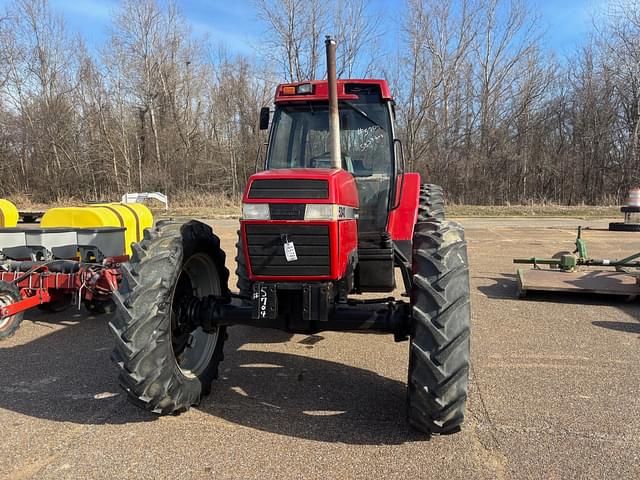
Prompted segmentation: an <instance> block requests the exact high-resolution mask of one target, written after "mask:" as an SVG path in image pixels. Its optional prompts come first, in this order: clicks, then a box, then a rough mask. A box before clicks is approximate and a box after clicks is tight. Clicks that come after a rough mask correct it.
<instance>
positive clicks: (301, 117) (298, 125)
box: [267, 101, 393, 177]
mask: <svg viewBox="0 0 640 480" xmlns="http://www.w3.org/2000/svg"><path fill="white" fill-rule="evenodd" d="M338 110H339V112H340V145H341V150H342V168H344V169H345V170H347V171H349V172H351V173H353V174H354V176H356V177H367V176H372V175H384V176H387V177H388V176H390V175H391V173H392V157H391V155H392V148H393V143H392V132H391V121H390V118H389V109H388V107H387V105H386V104H385V103H381V102H380V101H377V102H375V103H373V102H367V101H352V102H347V101H341V102H339V106H338ZM273 128H274V131H273V136H272V139H271V148H270V149H269V157H268V167H267V168H269V169H276V168H331V155H330V153H329V144H330V142H329V106H328V105H327V104H326V103H316V102H308V103H305V104H296V105H281V106H278V107H277V109H276V112H275V116H274V127H273Z"/></svg>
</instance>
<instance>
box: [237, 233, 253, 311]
mask: <svg viewBox="0 0 640 480" xmlns="http://www.w3.org/2000/svg"><path fill="white" fill-rule="evenodd" d="M236 249H237V253H236V276H237V277H238V283H237V285H238V290H239V292H240V296H242V297H243V302H245V303H246V302H248V301H250V299H251V294H252V293H253V283H252V282H251V280H249V273H248V271H247V262H246V261H245V259H244V249H243V247H242V234H241V233H240V230H238V241H237V242H236Z"/></svg>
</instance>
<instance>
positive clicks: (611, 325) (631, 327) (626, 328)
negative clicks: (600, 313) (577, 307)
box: [591, 321, 640, 334]
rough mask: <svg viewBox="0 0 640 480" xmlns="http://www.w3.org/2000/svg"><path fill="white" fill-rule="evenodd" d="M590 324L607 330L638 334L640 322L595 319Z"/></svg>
mask: <svg viewBox="0 0 640 480" xmlns="http://www.w3.org/2000/svg"><path fill="white" fill-rule="evenodd" d="M591 324H592V325H595V326H596V327H602V328H608V329H609V330H616V331H618V332H628V333H638V334H640V323H635V322H608V321H596V322H591Z"/></svg>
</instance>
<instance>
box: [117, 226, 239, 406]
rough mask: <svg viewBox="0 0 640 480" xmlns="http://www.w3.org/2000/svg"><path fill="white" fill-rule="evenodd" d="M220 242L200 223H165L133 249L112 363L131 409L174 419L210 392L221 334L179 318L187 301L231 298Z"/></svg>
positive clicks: (126, 270) (120, 302)
mask: <svg viewBox="0 0 640 480" xmlns="http://www.w3.org/2000/svg"><path fill="white" fill-rule="evenodd" d="M224 262H225V254H224V252H223V251H222V249H221V248H220V240H219V239H218V237H216V236H215V235H214V234H213V232H212V230H211V228H210V227H209V226H207V225H205V224H203V223H201V222H197V221H190V222H188V223H186V224H177V223H164V224H162V225H161V226H159V227H156V228H155V229H153V230H147V231H146V232H145V239H144V240H143V241H142V242H141V243H140V244H136V245H134V254H133V256H132V259H131V261H130V262H129V263H128V264H124V265H122V273H123V281H122V283H121V285H120V289H119V291H118V293H117V294H114V299H115V303H116V307H117V309H118V315H117V316H116V318H115V319H114V320H113V321H112V322H111V324H110V326H111V329H112V331H113V332H114V333H115V336H116V347H115V349H114V351H113V355H112V357H113V359H114V361H115V362H116V364H117V365H118V367H119V368H120V375H119V381H120V385H121V386H122V387H123V388H124V390H125V391H126V392H127V393H128V395H129V399H130V400H131V401H132V402H133V403H135V404H136V405H138V406H140V407H142V408H144V409H145V410H150V411H152V412H155V413H159V414H176V413H180V412H183V411H186V410H187V409H189V408H190V407H191V406H192V405H197V404H198V403H199V402H200V399H201V397H202V396H204V395H207V394H208V393H209V391H210V389H211V382H212V381H213V379H215V378H217V376H218V364H219V363H220V362H221V361H222V358H223V354H222V347H223V344H224V341H225V339H226V330H225V328H224V327H220V328H218V329H217V330H216V331H215V332H213V333H207V332H205V331H204V330H202V328H201V327H195V326H193V325H190V324H184V322H181V321H180V320H179V316H178V315H177V314H176V312H177V309H178V308H179V306H180V304H181V302H182V301H183V300H185V299H186V298H189V297H191V296H194V295H195V296H196V297H206V296H208V295H215V296H222V297H228V296H229V290H228V287H227V284H228V279H229V271H228V270H227V269H226V267H225V266H224Z"/></svg>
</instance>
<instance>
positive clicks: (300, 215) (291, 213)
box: [269, 203, 307, 220]
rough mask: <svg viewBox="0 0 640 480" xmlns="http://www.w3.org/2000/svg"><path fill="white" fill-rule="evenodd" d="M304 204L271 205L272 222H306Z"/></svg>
mask: <svg viewBox="0 0 640 480" xmlns="http://www.w3.org/2000/svg"><path fill="white" fill-rule="evenodd" d="M306 207H307V205H306V204H304V203H270V204H269V214H270V217H271V220H304V211H305V208H306Z"/></svg>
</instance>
